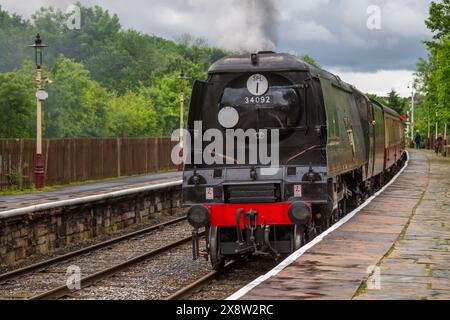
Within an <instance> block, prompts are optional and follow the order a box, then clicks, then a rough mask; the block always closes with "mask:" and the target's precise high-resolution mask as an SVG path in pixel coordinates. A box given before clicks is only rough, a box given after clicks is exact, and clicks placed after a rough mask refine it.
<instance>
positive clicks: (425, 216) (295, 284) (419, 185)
mask: <svg viewBox="0 0 450 320" xmlns="http://www.w3.org/2000/svg"><path fill="white" fill-rule="evenodd" d="M449 180H450V162H449V161H446V160H444V161H442V160H441V159H439V158H437V157H436V156H434V155H433V154H432V153H431V152H423V151H414V150H412V151H411V152H410V162H409V166H408V167H407V168H406V169H405V171H404V172H403V174H402V175H400V176H399V177H398V179H397V180H396V181H395V182H394V183H392V184H391V185H390V186H389V187H388V188H387V189H386V190H385V191H384V192H383V193H382V194H380V195H379V196H378V197H377V198H376V199H374V200H373V201H372V202H371V203H370V204H369V205H367V206H366V207H365V208H363V209H362V210H361V211H360V212H359V213H358V214H356V215H355V216H354V217H353V218H351V219H350V220H349V221H348V222H347V223H346V224H344V225H343V226H341V227H340V228H339V229H337V230H335V231H334V232H333V233H331V234H329V235H328V236H326V237H325V238H324V239H323V240H322V241H321V242H319V243H318V244H317V245H315V246H314V247H312V248H311V249H309V250H308V251H306V252H305V253H304V254H303V255H301V256H300V257H299V258H298V259H297V260H296V261H295V262H293V263H291V264H290V265H288V266H287V267H285V268H284V269H283V270H282V271H280V272H278V273H277V274H276V275H272V276H270V277H268V278H267V279H266V280H265V281H263V282H261V283H259V284H258V285H256V286H255V287H253V289H251V290H250V291H248V292H247V293H246V294H245V295H243V296H242V297H241V299H242V300H265V299H268V300H271V299H314V300H316V299H319V300H322V299H338V300H350V299H380V300H381V299H427V298H429V299H441V298H447V297H449V296H448V295H447V294H448V293H449V292H450V291H447V285H448V284H449V281H450V280H449V279H450V275H449V270H450V259H448V258H450V254H449V253H448V238H449V237H450V229H449V227H448V225H449V222H450V213H449V212H448V211H447V210H448V209H447V208H450V197H449V196H448V195H449V194H450V193H449V192H450V182H449ZM374 267H375V269H374ZM376 267H379V268H376ZM372 270H375V271H376V272H378V271H380V276H379V277H376V276H377V275H378V273H376V274H373V273H371V272H372ZM440 279H442V280H443V281H440ZM368 280H370V281H369V282H368ZM374 280H375V284H376V285H373V281H374ZM368 288H377V289H379V290H369V289H368Z"/></svg>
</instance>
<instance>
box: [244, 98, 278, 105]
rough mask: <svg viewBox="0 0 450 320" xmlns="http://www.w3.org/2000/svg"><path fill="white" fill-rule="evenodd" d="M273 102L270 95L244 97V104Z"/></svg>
mask: <svg viewBox="0 0 450 320" xmlns="http://www.w3.org/2000/svg"><path fill="white" fill-rule="evenodd" d="M272 102H273V98H272V96H262V97H253V96H252V97H245V98H244V104H269V103H272Z"/></svg>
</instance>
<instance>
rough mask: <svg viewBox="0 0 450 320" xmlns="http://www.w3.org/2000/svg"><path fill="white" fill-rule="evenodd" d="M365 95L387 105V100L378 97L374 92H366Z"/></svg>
mask: <svg viewBox="0 0 450 320" xmlns="http://www.w3.org/2000/svg"><path fill="white" fill-rule="evenodd" d="M367 96H368V97H369V98H370V99H372V100H375V101H377V102H378V103H380V104H382V105H383V106H387V105H388V102H387V100H386V99H385V98H384V97H380V96H378V95H376V94H374V93H368V94H367Z"/></svg>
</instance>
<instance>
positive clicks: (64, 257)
mask: <svg viewBox="0 0 450 320" xmlns="http://www.w3.org/2000/svg"><path fill="white" fill-rule="evenodd" d="M185 220H186V217H180V218H177V219H173V220H170V221H166V222H163V223H160V224H157V225H154V226H151V227H148V228H145V229H142V230H138V231H135V232H132V233H128V234H125V235H123V236H120V237H117V238H113V239H110V240H107V241H104V242H101V243H97V244H94V245H92V246H89V247H86V248H82V249H79V250H77V251H73V252H69V253H67V254H64V255H61V256H58V257H55V258H52V259H48V260H45V261H42V262H38V263H35V264H32V265H29V266H26V267H23V268H20V269H16V270H12V271H10V272H6V273H3V274H0V282H1V281H6V280H9V279H12V278H16V277H18V276H20V275H23V274H27V273H31V272H34V271H37V270H41V269H44V268H46V267H48V266H51V265H53V264H55V263H58V262H61V261H65V260H68V259H70V258H73V257H77V256H80V255H83V254H85V253H88V252H91V251H94V250H97V249H101V248H104V247H107V246H110V245H112V244H115V243H118V242H122V241H124V240H128V239H131V238H134V237H137V236H140V235H142V234H146V233H149V232H151V231H155V230H158V229H160V228H163V227H167V226H170V225H173V224H177V223H179V222H183V221H185Z"/></svg>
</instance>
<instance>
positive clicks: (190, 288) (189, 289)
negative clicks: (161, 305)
mask: <svg viewBox="0 0 450 320" xmlns="http://www.w3.org/2000/svg"><path fill="white" fill-rule="evenodd" d="M235 263H236V261H234V260H231V261H229V262H227V264H226V265H225V267H224V270H223V271H228V270H229V269H230V268H231V267H232V266H233V265H235ZM223 271H216V270H214V271H211V272H210V273H208V274H206V275H204V276H203V277H201V278H200V279H198V280H196V281H194V282H192V283H190V284H189V285H187V286H185V287H184V288H182V289H180V290H178V291H177V292H175V293H173V294H171V295H170V296H168V297H166V298H165V299H164V300H182V299H185V298H187V297H189V296H190V295H192V293H193V292H195V291H196V290H198V289H200V288H202V287H203V286H205V285H206V284H207V283H208V282H210V281H211V280H213V279H214V278H216V277H217V276H219V275H221V274H223Z"/></svg>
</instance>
